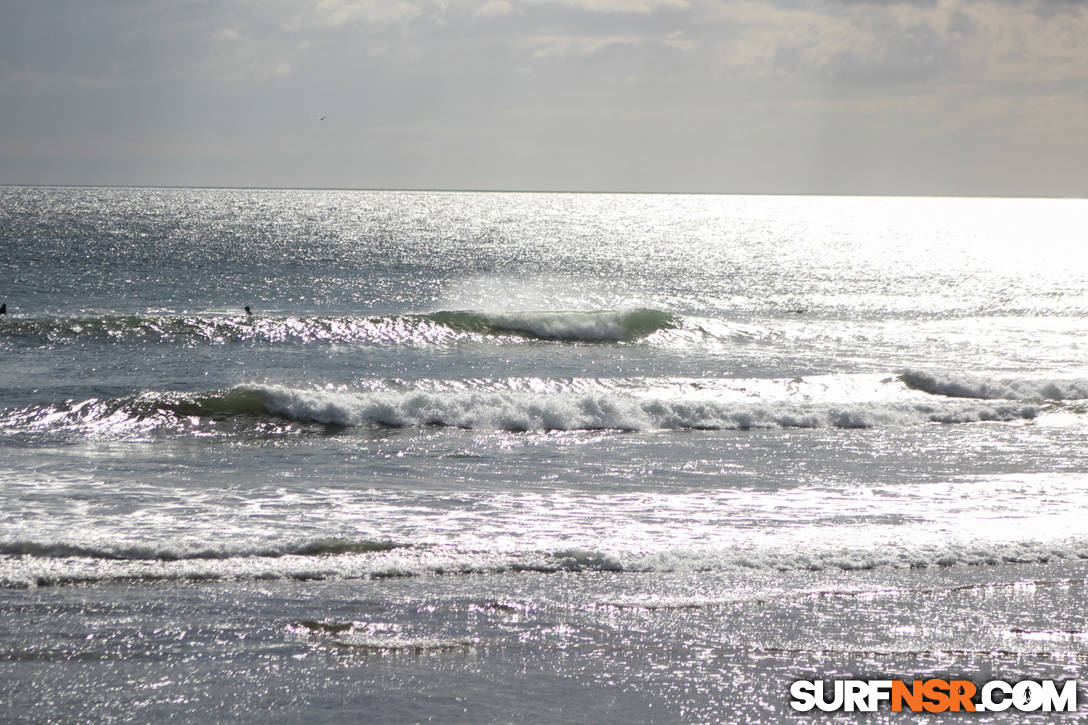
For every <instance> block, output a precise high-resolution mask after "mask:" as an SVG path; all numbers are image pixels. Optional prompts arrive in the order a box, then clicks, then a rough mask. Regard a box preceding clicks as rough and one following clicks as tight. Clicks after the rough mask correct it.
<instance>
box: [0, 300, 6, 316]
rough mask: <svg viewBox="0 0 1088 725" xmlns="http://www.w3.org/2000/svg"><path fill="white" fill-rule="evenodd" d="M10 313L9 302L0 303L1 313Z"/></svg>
mask: <svg viewBox="0 0 1088 725" xmlns="http://www.w3.org/2000/svg"><path fill="white" fill-rule="evenodd" d="M7 313H8V303H7V302H5V303H4V304H2V305H0V315H6V314H7Z"/></svg>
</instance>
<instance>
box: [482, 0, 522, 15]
mask: <svg viewBox="0 0 1088 725" xmlns="http://www.w3.org/2000/svg"><path fill="white" fill-rule="evenodd" d="M511 12H513V6H511V5H510V3H509V2H508V0H490V1H489V2H486V3H484V4H483V5H481V6H480V7H478V8H476V12H474V13H473V15H475V16H476V17H478V18H502V17H506V16H507V15H509V14H510V13H511Z"/></svg>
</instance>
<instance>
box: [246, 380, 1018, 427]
mask: <svg viewBox="0 0 1088 725" xmlns="http://www.w3.org/2000/svg"><path fill="white" fill-rule="evenodd" d="M253 390H255V391H256V392H257V393H258V394H259V395H260V396H261V397H262V399H263V400H264V405H265V408H266V409H267V410H268V412H269V413H273V414H276V415H282V416H285V417H287V418H291V419H292V420H297V421H309V422H317V423H324V424H329V425H343V426H358V425H373V424H377V425H388V426H421V425H443V426H454V427H459V428H474V429H477V428H478V429H487V430H514V431H524V430H594V429H618V430H659V429H679V428H703V429H739V430H746V429H752V428H823V427H835V428H872V427H883V426H895V425H917V424H921V423H927V422H941V423H968V422H975V421H1008V420H1016V419H1030V418H1033V417H1035V415H1036V413H1037V411H1036V408H1035V407H1034V406H1030V405H1022V404H998V405H995V404H988V403H986V404H982V403H978V404H949V405H944V406H933V405H927V404H922V405H919V404H914V403H890V402H860V403H846V404H802V403H794V402H780V401H770V402H767V403H764V404H743V403H736V402H728V401H724V402H723V401H719V400H714V399H705V400H698V399H691V398H687V399H682V400H676V399H655V398H645V397H638V398H636V397H633V396H630V395H624V394H607V393H595V392H590V393H581V394H578V393H556V394H551V393H545V394H534V393H524V392H494V391H488V392H480V391H471V392H442V393H436V392H428V391H385V392H349V391H332V390H306V389H300V388H291V387H285V386H279V385H259V386H253Z"/></svg>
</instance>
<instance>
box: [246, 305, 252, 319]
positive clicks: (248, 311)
mask: <svg viewBox="0 0 1088 725" xmlns="http://www.w3.org/2000/svg"><path fill="white" fill-rule="evenodd" d="M246 317H253V312H252V310H250V309H249V305H246Z"/></svg>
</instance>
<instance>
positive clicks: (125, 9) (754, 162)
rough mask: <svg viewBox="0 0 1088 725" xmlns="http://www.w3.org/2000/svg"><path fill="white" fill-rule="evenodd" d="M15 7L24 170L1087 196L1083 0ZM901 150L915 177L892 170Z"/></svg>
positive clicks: (29, 174) (248, 180)
mask: <svg viewBox="0 0 1088 725" xmlns="http://www.w3.org/2000/svg"><path fill="white" fill-rule="evenodd" d="M8 15H9V16H10V22H6V23H4V24H3V26H0V104H2V106H3V117H2V123H0V181H3V182H8V183H20V182H61V183H71V182H76V183H195V184H246V185H302V186H334V185H344V186H421V187H433V186H464V187H474V188H503V187H511V186H517V187H528V188H622V189H646V190H653V189H662V190H685V189H686V190H704V191H728V190H737V191H743V190H761V191H774V190H780V191H858V192H865V191H873V190H882V191H896V190H902V191H913V192H920V191H923V192H924V191H926V190H927V188H929V187H928V186H927V185H931V186H932V188H933V190H934V191H940V192H944V193H947V192H948V191H949V188H948V184H949V179H956V184H957V186H956V188H955V189H952V191H955V190H956V189H958V190H959V191H961V192H962V193H1014V192H1015V193H1036V192H1037V193H1049V194H1054V193H1063V194H1085V193H1088V188H1086V187H1085V181H1084V179H1083V173H1082V171H1081V168H1082V167H1083V164H1084V162H1086V161H1088V158H1086V153H1088V151H1086V148H1088V147H1086V143H1088V142H1084V141H1080V140H1079V138H1080V136H1082V135H1083V134H1074V133H1071V132H1070V129H1075V128H1078V127H1079V126H1080V125H1081V123H1082V121H1081V119H1082V118H1084V117H1085V114H1088V93H1086V88H1088V50H1086V49H1085V47H1084V44H1083V42H1082V39H1083V38H1084V37H1088V16H1086V14H1085V11H1084V3H1074V2H1052V3H1051V4H1049V5H1045V7H1044V3H1041V2H1028V1H1027V0H1025V1H1024V2H1012V1H1011V0H966V1H963V2H960V1H952V0H917V1H912V0H904V1H903V2H881V1H877V0H822V1H821V0H767V1H762V0H735V1H734V0H690V1H679V0H660V1H659V0H630V1H628V0H569V1H567V0H450V2H448V3H447V2H440V1H439V0H323V1H320V2H318V1H311V2H307V3H299V2H295V1H293V0H267V1H266V2H260V3H251V2H243V1H242V0H223V1H222V2H215V3H212V2H197V1H195V0H194V1H192V2H182V3H178V2H166V1H165V0H151V1H149V2H137V1H136V0H113V1H111V2H106V1H105V0H84V1H82V2H72V1H70V0H68V1H65V0H58V2H52V3H17V4H15V6H14V7H13V8H12V9H11V10H10V11H8ZM1025 98H1027V99H1036V100H1035V101H1031V102H1026V101H1025ZM965 99H971V102H970V103H969V104H968V103H966V102H965ZM322 115H327V116H328V118H327V120H326V121H324V122H318V121H317V119H318V118H320V117H321V116H322ZM968 146H969V147H970V148H972V149H976V151H973V152H972V153H973V154H974V155H973V156H971V157H970V158H966V157H965V156H964V154H965V152H963V151H962V149H963V148H967V147H968ZM1028 149H1030V150H1031V153H1033V154H1035V157H1034V158H1035V161H1033V162H1032V164H1031V168H1029V169H1025V168H1024V167H1025V163H1026V162H1025V161H1024V159H1025V158H1028V157H1029V152H1028ZM991 155H992V156H993V158H992V159H991ZM897 158H899V159H900V160H901V162H902V163H901V166H902V167H903V168H907V167H908V166H909V167H910V168H911V172H910V173H908V174H904V173H903V172H902V170H901V169H900V170H899V171H897V172H896V173H892V172H891V171H889V169H891V168H894V167H896V164H895V163H894V160H895V159H897ZM1000 158H1006V159H1009V161H1008V162H1007V163H1005V165H1004V166H1002V165H1001V164H1000V163H999V162H998V160H999V159H1000ZM953 160H955V161H954V163H955V164H956V168H955V170H954V171H955V173H952V171H953V170H952V169H950V168H949V165H950V164H952V163H953ZM965 164H966V166H965ZM994 168H999V169H1000V168H1005V169H1006V171H1004V172H1002V173H1000V174H996V175H995V173H994V170H993V169H994ZM1042 168H1045V169H1047V173H1045V174H1044V173H1043V172H1042V171H1040V170H1039V169H1042ZM821 169H822V170H824V172H823V173H821V171H820V170H821ZM972 169H975V171H972ZM862 179H864V180H865V183H867V184H870V186H871V188H863V186H859V184H861V182H860V181H859V180H862ZM873 184H876V186H875V187H872V185H873Z"/></svg>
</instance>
